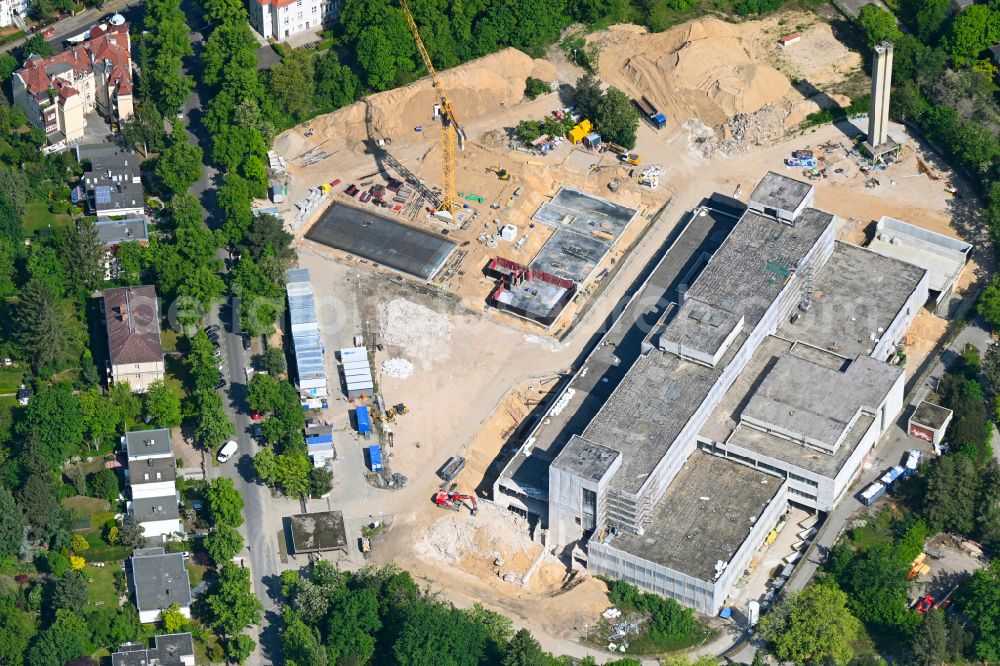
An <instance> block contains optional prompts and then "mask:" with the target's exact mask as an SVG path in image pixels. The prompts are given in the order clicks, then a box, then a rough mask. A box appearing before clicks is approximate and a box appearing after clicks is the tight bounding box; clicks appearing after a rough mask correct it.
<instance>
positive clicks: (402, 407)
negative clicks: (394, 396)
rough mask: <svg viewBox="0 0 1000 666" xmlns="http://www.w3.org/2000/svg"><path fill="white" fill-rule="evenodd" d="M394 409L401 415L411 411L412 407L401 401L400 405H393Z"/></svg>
mask: <svg viewBox="0 0 1000 666" xmlns="http://www.w3.org/2000/svg"><path fill="white" fill-rule="evenodd" d="M393 409H394V410H396V413H397V414H399V415H400V416H402V415H403V414H406V413H407V412H409V411H410V408H409V407H407V406H406V405H405V404H403V403H399V404H398V405H396V406H395V407H393Z"/></svg>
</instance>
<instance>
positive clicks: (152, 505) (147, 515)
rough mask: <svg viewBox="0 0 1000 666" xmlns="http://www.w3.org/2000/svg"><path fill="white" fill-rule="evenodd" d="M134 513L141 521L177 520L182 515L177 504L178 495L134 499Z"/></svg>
mask: <svg viewBox="0 0 1000 666" xmlns="http://www.w3.org/2000/svg"><path fill="white" fill-rule="evenodd" d="M132 515H133V516H135V519H136V521H138V522H140V523H151V522H154V521H157V520H177V519H178V518H180V517H181V514H180V509H179V508H178V506H177V495H176V493H175V494H173V495H166V496H164V497H142V498H140V499H133V500H132Z"/></svg>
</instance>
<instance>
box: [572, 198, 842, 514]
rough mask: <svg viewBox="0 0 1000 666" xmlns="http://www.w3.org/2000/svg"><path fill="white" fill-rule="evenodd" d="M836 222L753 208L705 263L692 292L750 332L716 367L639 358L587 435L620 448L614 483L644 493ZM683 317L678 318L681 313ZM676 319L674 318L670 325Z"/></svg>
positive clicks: (670, 357) (825, 216)
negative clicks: (779, 216) (787, 217)
mask: <svg viewBox="0 0 1000 666" xmlns="http://www.w3.org/2000/svg"><path fill="white" fill-rule="evenodd" d="M831 224H833V216H832V215H830V214H829V213H824V212H822V211H818V210H815V209H811V208H807V209H805V210H804V211H803V212H802V213H801V214H800V215H799V217H798V220H797V223H796V224H795V225H789V224H785V223H783V222H779V221H777V220H775V219H773V218H771V217H767V216H764V215H759V214H757V213H754V212H753V211H749V210H748V211H747V212H746V213H745V214H744V215H743V217H742V218H741V219H740V221H739V222H738V223H737V225H736V227H735V228H734V229H733V231H732V233H730V235H729V237H728V238H727V239H726V241H725V242H724V243H723V244H722V247H720V248H719V250H718V251H717V252H716V253H715V255H714V256H713V257H712V259H711V260H710V261H709V262H708V264H707V265H706V266H705V269H704V270H703V271H702V273H701V275H700V276H699V277H698V279H697V280H696V281H695V283H694V285H693V286H692V287H691V288H690V289H689V290H688V291H687V295H688V297H692V298H697V299H698V300H700V301H702V302H705V303H710V304H712V305H714V306H716V307H719V308H723V309H726V310H728V311H730V312H733V313H734V314H736V315H738V316H741V317H743V320H744V326H743V331H742V332H741V333H739V334H738V335H737V336H736V338H735V339H734V340H733V342H732V344H731V345H730V346H729V349H728V351H727V352H726V354H725V355H724V356H723V358H722V360H721V361H720V362H719V363H718V364H717V365H716V367H714V368H713V367H706V366H702V365H697V364H695V363H691V362H689V361H685V360H684V359H681V358H680V357H678V356H675V355H674V354H668V353H665V352H660V351H654V352H651V353H650V354H648V355H646V356H643V357H641V358H639V359H638V360H637V361H636V363H635V365H633V366H632V367H631V369H629V371H628V374H627V375H626V376H625V379H624V380H623V381H622V382H621V384H620V385H619V386H618V388H617V389H616V390H615V392H614V394H612V396H611V397H610V398H609V399H608V400H607V401H606V402H605V403H604V405H603V406H602V408H601V410H600V412H598V414H597V416H595V417H594V419H593V421H591V423H590V425H589V426H588V427H587V429H586V430H584V432H583V435H584V436H585V437H586V438H587V439H590V440H592V441H594V442H598V443H601V444H604V445H605V446H609V447H612V448H615V449H618V450H619V451H621V452H622V454H623V460H622V466H621V468H620V469H619V470H618V472H617V473H616V474H615V476H614V479H613V480H612V482H611V486H612V487H613V488H615V489H617V490H620V491H623V492H627V493H632V494H634V493H636V492H638V490H639V489H640V488H641V486H642V484H643V483H644V482H645V481H646V479H647V478H648V476H649V474H650V472H651V471H652V469H653V468H654V467H655V466H656V464H657V463H658V462H659V461H660V460H661V459H662V458H663V456H664V455H666V453H667V451H668V450H669V448H670V446H671V445H672V444H673V442H674V440H675V439H676V438H677V435H678V434H679V433H680V431H681V429H682V428H683V427H684V425H685V424H686V423H687V422H688V421H689V420H690V419H691V417H692V416H693V415H694V413H695V412H696V411H697V410H698V408H699V407H700V406H701V403H702V402H703V401H704V400H705V397H706V396H707V395H708V392H709V390H710V389H711V388H712V386H714V385H715V382H716V380H717V378H718V376H719V375H720V374H721V373H722V370H723V369H724V368H725V367H726V366H727V365H728V364H729V361H730V360H731V359H732V357H733V356H734V355H735V354H736V353H737V352H738V351H739V350H740V348H741V347H742V346H743V343H744V342H745V341H746V337H747V335H748V334H749V332H750V331H752V330H753V329H754V328H755V327H756V325H757V324H758V323H759V322H760V320H761V318H762V317H763V315H764V313H765V312H766V311H767V308H768V307H770V305H771V303H772V302H773V301H774V299H775V298H776V297H777V295H778V294H779V293H780V292H781V290H782V289H783V288H784V286H785V282H786V281H787V279H788V277H789V275H790V273H791V271H792V270H793V269H794V268H795V267H796V266H797V265H798V263H799V262H800V261H801V260H802V258H803V257H805V256H806V254H807V253H808V252H809V250H810V249H812V247H813V246H814V245H815V244H816V243H817V242H818V241H819V239H820V238H821V237H822V235H823V234H824V233H825V232H826V230H827V229H828V228H829V227H830V225H831ZM674 321H676V319H675V320H674ZM672 325H673V321H671V322H669V323H668V324H667V331H669V328H670V326H672Z"/></svg>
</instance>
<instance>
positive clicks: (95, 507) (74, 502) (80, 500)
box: [62, 495, 114, 519]
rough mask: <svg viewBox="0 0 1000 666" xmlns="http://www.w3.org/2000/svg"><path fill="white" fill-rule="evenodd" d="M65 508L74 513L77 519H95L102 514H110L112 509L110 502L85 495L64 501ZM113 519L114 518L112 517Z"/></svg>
mask: <svg viewBox="0 0 1000 666" xmlns="http://www.w3.org/2000/svg"><path fill="white" fill-rule="evenodd" d="M62 505H63V508H64V509H66V510H67V511H69V512H70V513H72V514H73V515H74V516H75V517H77V518H86V519H93V518H94V517H97V516H100V515H101V514H108V513H109V512H110V511H111V507H110V506H108V501H107V500H103V499H99V498H97V497H86V496H84V495H74V496H73V497H67V498H66V499H64V500H63V501H62ZM111 517H112V518H113V517H114V516H111Z"/></svg>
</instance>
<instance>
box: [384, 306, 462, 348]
mask: <svg viewBox="0 0 1000 666" xmlns="http://www.w3.org/2000/svg"><path fill="white" fill-rule="evenodd" d="M378 318H379V325H380V329H381V333H382V342H384V343H385V344H387V345H393V346H396V347H404V348H414V347H418V348H420V347H428V346H431V345H433V344H434V343H435V342H437V341H438V340H447V339H449V338H450V337H451V331H452V326H451V322H449V321H448V317H447V315H443V314H441V313H438V312H434V311H433V310H431V309H429V308H426V307H424V306H423V305H420V304H419V303H414V302H412V301H408V300H406V299H403V298H394V299H393V300H391V301H389V302H388V303H385V302H383V303H379V304H378Z"/></svg>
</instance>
